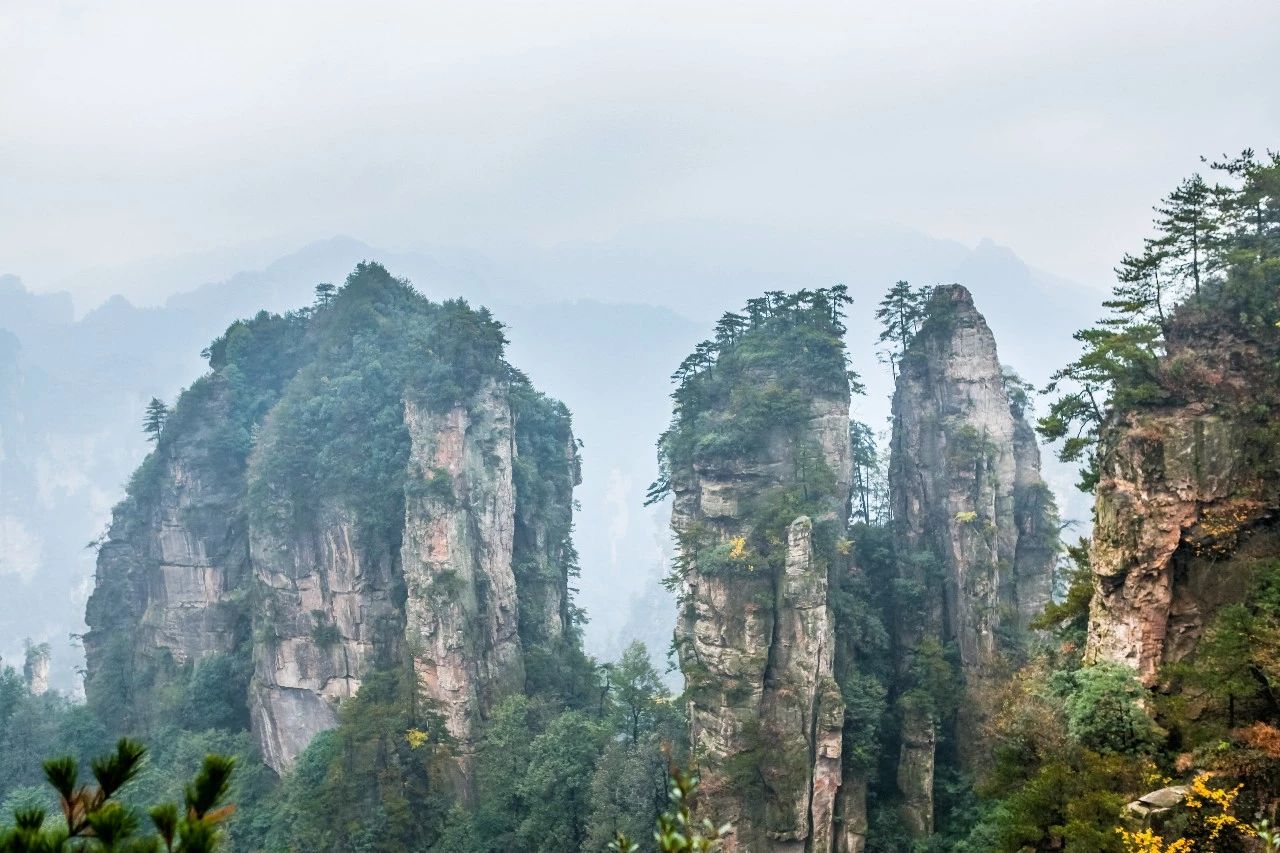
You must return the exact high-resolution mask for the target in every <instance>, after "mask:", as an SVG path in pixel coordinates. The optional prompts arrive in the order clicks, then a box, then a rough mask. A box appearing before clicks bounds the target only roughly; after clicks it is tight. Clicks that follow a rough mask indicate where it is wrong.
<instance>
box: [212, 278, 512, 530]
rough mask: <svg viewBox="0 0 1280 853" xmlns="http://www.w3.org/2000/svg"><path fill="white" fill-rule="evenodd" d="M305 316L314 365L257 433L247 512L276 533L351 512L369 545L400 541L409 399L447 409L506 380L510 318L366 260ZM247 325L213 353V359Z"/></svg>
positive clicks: (214, 360) (304, 343) (294, 382)
mask: <svg viewBox="0 0 1280 853" xmlns="http://www.w3.org/2000/svg"><path fill="white" fill-rule="evenodd" d="M306 320H307V322H306V328H305V336H304V338H303V340H302V342H301V346H302V349H303V350H304V351H305V353H306V355H307V361H306V364H305V366H303V367H300V368H299V369H298V370H297V372H296V374H295V375H294V376H293V377H292V378H291V380H290V381H289V383H288V386H287V388H286V389H285V390H284V391H283V393H282V394H281V396H280V399H279V402H278V403H276V404H275V406H274V407H273V409H272V411H271V416H270V418H268V419H267V420H266V421H265V423H264V424H263V428H262V431H261V435H260V437H259V438H258V439H257V443H256V448H255V453H254V462H253V465H252V469H251V471H250V477H249V498H250V499H249V508H250V513H251V515H252V517H253V519H254V520H255V521H256V522H258V523H259V524H262V525H265V526H268V529H277V530H295V529H298V527H299V526H302V525H305V524H307V523H310V522H313V521H315V520H316V519H318V517H319V514H320V513H321V512H322V511H324V510H325V509H327V508H330V507H342V508H345V509H346V510H347V511H349V512H351V513H353V514H354V516H355V518H356V521H357V531H358V534H359V535H360V537H361V540H362V544H363V545H364V546H366V547H369V548H389V547H393V546H394V545H395V544H397V542H398V536H399V528H400V523H401V521H402V519H403V516H404V494H405V488H406V470H407V463H408V452H409V434H408V428H407V427H406V426H405V423H404V399H405V395H406V394H408V393H411V392H412V393H413V394H415V395H418V396H421V398H422V399H421V400H420V401H419V402H421V403H422V404H423V405H425V406H427V407H428V408H430V409H432V410H434V411H446V410H448V409H450V408H452V407H453V406H455V405H458V404H460V403H462V402H464V401H466V400H468V399H470V398H471V397H472V396H473V395H474V394H475V393H476V392H478V391H479V389H480V388H481V386H482V385H483V383H484V382H485V381H487V380H490V379H501V378H506V377H508V376H509V375H510V369H509V368H508V366H507V365H506V363H505V362H504V361H503V358H502V353H503V348H504V346H505V344H506V339H505V338H504V337H503V335H502V327H501V324H499V323H498V322H497V321H495V320H494V319H493V318H492V316H491V315H490V314H489V313H488V311H487V310H485V309H479V310H473V309H471V308H470V307H469V306H468V305H467V304H466V303H465V302H463V301H461V300H455V301H450V302H445V303H443V304H436V303H432V302H430V301H428V300H427V299H425V298H423V297H422V296H421V295H419V294H418V293H417V292H416V291H414V290H413V288H412V287H411V286H410V285H409V284H408V283H407V282H405V281H403V280H400V279H396V278H393V277H392V276H391V274H390V273H388V272H387V271H386V269H384V268H383V267H381V266H379V265H378V264H373V263H362V264H360V265H359V266H358V267H357V268H356V270H355V272H353V273H352V274H351V275H350V276H348V278H347V281H346V284H345V285H344V286H343V287H342V288H341V289H339V290H338V291H337V292H336V293H335V294H334V295H333V296H332V298H330V299H327V300H325V301H324V302H323V303H322V304H321V305H319V306H317V307H316V308H315V309H314V310H313V311H311V312H308V314H307V317H306ZM238 331H239V330H238V329H236V328H235V327H233V330H232V331H231V332H229V333H228V341H227V343H226V344H225V345H220V343H219V342H215V344H214V346H213V347H211V348H210V352H211V358H210V363H211V364H216V363H220V359H222V358H224V357H226V356H225V355H224V351H226V350H230V349H231V344H234V343H235V342H236V336H237V335H238Z"/></svg>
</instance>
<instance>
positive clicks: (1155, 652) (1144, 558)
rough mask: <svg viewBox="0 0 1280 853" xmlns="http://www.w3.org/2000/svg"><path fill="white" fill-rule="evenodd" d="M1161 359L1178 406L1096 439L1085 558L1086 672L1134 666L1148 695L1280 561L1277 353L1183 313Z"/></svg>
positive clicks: (1143, 414) (1159, 407)
mask: <svg viewBox="0 0 1280 853" xmlns="http://www.w3.org/2000/svg"><path fill="white" fill-rule="evenodd" d="M1228 319H1229V318H1228ZM1166 350H1167V354H1166V356H1165V358H1163V359H1162V361H1161V364H1160V368H1159V369H1160V371H1161V374H1162V375H1161V382H1162V384H1163V385H1165V386H1167V387H1170V388H1176V389H1177V392H1178V396H1177V398H1175V399H1172V400H1169V401H1167V402H1163V403H1160V404H1150V405H1145V406H1132V407H1129V408H1127V409H1124V410H1118V411H1116V412H1114V413H1113V414H1112V415H1111V417H1110V419H1109V420H1108V421H1107V422H1106V424H1104V426H1103V428H1102V430H1101V435H1100V439H1099V452H1098V475H1099V479H1098V486H1097V490H1096V503H1095V523H1094V535H1093V543H1092V549H1091V554H1090V564H1091V567H1092V570H1093V575H1094V596H1093V602H1092V606H1091V609H1090V617H1089V638H1088V646H1087V648H1086V659H1087V660H1089V661H1099V660H1107V661H1114V662H1117V663H1123V664H1126V665H1128V666H1131V667H1133V668H1134V669H1136V670H1137V673H1138V676H1139V678H1140V679H1141V680H1142V682H1143V683H1144V684H1145V685H1146V686H1148V687H1155V686H1157V685H1158V684H1159V682H1160V669H1161V667H1162V666H1164V665H1165V664H1168V663H1174V662H1177V661H1180V660H1182V659H1183V658H1185V657H1187V656H1188V655H1189V654H1191V653H1192V652H1193V651H1194V650H1195V647H1196V644H1197V642H1198V641H1199V639H1200V637H1201V636H1202V634H1203V632H1204V629H1205V627H1206V626H1207V625H1208V624H1209V622H1210V621H1211V620H1212V617H1213V616H1214V614H1215V613H1216V612H1217V611H1218V610H1219V609H1220V608H1221V607H1223V606H1224V605H1226V604H1230V603H1234V602H1239V601H1241V600H1243V599H1244V597H1245V595H1246V594H1247V592H1248V589H1249V584H1250V581H1251V578H1252V576H1253V569H1254V567H1256V566H1258V565H1260V564H1261V563H1262V562H1264V561H1274V559H1275V555H1276V554H1278V553H1280V430H1277V428H1276V423H1277V421H1276V413H1277V411H1280V392H1278V391H1277V388H1276V383H1275V380H1274V378H1273V377H1274V369H1275V365H1276V364H1277V363H1280V353H1277V352H1276V351H1275V344H1274V342H1270V343H1266V342H1262V341H1259V340H1257V339H1255V338H1254V337H1253V336H1250V335H1248V334H1246V333H1244V331H1243V330H1242V329H1241V328H1240V327H1239V326H1237V325H1235V324H1233V323H1231V322H1228V321H1227V320H1224V319H1222V318H1214V317H1211V316H1209V315H1207V314H1201V313H1199V312H1197V311H1195V310H1194V309H1187V310H1184V311H1182V312H1181V314H1180V315H1178V316H1176V317H1175V318H1174V322H1173V325H1172V327H1171V328H1170V330H1169V333H1168V335H1167V344H1166Z"/></svg>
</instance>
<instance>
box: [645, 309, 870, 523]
mask: <svg viewBox="0 0 1280 853" xmlns="http://www.w3.org/2000/svg"><path fill="white" fill-rule="evenodd" d="M852 301H853V300H852V299H851V298H850V297H849V294H848V289H847V288H846V287H845V286H844V285H836V286H835V287H830V288H818V289H816V290H799V291H796V292H794V293H783V292H781V291H770V292H768V293H766V294H765V295H764V296H762V297H759V298H756V299H751V300H748V302H747V304H746V307H745V309H744V311H743V312H742V313H741V314H736V313H729V314H726V315H725V316H724V317H723V318H721V321H720V323H719V324H718V325H717V328H716V337H715V339H714V340H709V341H703V342H702V343H700V344H698V345H697V346H696V347H695V348H694V351H693V352H692V353H690V354H689V356H688V357H686V358H685V359H684V360H683V361H682V362H681V363H680V365H679V366H678V367H677V368H676V370H675V372H674V373H673V374H672V376H671V378H672V381H673V382H674V383H675V385H676V387H675V390H674V391H673V392H672V394H671V398H672V400H674V406H673V414H672V422H671V426H670V427H669V428H668V429H667V430H666V432H664V433H663V434H662V436H661V438H659V440H658V472H659V473H658V479H657V480H656V481H655V482H654V483H653V484H652V485H651V486H650V488H649V493H648V497H647V500H646V504H653V503H655V502H657V501H660V500H662V499H663V498H664V497H666V495H668V494H669V493H670V492H671V475H672V472H673V471H679V470H687V468H688V467H689V466H690V465H692V464H694V463H702V462H715V461H717V460H723V459H727V458H732V457H736V456H741V455H744V454H750V453H752V452H753V451H754V450H755V449H756V446H757V443H758V442H759V441H761V440H762V437H763V436H766V435H767V434H768V433H769V428H771V427H788V426H791V427H798V425H799V424H800V423H801V422H802V421H803V420H804V418H805V411H806V409H807V406H806V402H805V401H806V399H807V397H809V396H811V395H812V394H813V393H823V392H838V393H844V392H845V390H846V389H847V390H848V392H849V393H854V394H857V393H861V392H862V384H861V383H860V382H859V378H858V375H857V373H855V372H854V371H853V370H851V369H850V368H849V364H848V359H847V355H846V353H845V350H844V335H845V325H844V319H845V313H846V311H847V309H848V306H849V305H850V304H851V303H852ZM842 386H843V387H842Z"/></svg>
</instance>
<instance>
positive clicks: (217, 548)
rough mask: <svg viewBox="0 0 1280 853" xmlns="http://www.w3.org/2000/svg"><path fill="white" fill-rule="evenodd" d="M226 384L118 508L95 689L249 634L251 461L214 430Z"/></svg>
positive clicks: (97, 622) (104, 573)
mask: <svg viewBox="0 0 1280 853" xmlns="http://www.w3.org/2000/svg"><path fill="white" fill-rule="evenodd" d="M223 393H224V391H223V389H221V388H219V387H215V388H214V389H213V392H212V393H211V394H209V395H208V396H207V397H206V398H203V399H202V400H200V401H199V402H196V403H194V404H193V408H195V409H196V411H195V412H194V413H193V414H194V417H193V418H192V422H193V428H192V429H191V430H190V431H189V432H184V433H183V434H181V435H178V436H175V438H174V440H172V441H171V442H167V443H165V445H164V446H162V447H158V448H157V449H156V451H155V452H154V453H153V454H152V456H151V457H150V458H149V459H148V461H147V465H148V466H153V468H152V470H151V471H150V472H148V473H145V474H140V475H139V478H138V479H139V481H140V482H145V483H146V487H145V489H143V490H142V491H141V492H140V493H139V494H137V495H135V496H133V497H131V498H129V499H128V500H126V501H125V502H124V503H122V504H120V505H119V506H117V507H116V509H115V512H114V514H113V517H112V523H111V527H110V528H109V530H108V534H107V539H106V541H105V542H104V543H103V544H102V546H101V548H100V549H99V551H98V567H97V575H96V582H95V586H94V592H93V595H92V596H91V597H90V599H89V603H88V607H87V612H86V622H87V623H88V625H89V631H88V633H87V634H86V635H85V638H84V646H85V656H86V662H87V665H88V671H89V677H88V680H87V684H86V687H87V688H88V689H89V690H90V691H91V692H92V691H93V690H95V688H96V684H95V676H97V675H100V674H102V673H103V672H105V671H107V670H110V671H112V672H113V677H118V676H119V675H120V674H121V673H132V672H136V671H139V670H144V669H155V668H159V669H164V668H167V667H171V666H172V665H175V664H176V665H183V664H186V663H189V662H192V661H196V660H199V659H201V658H204V657H207V656H208V655H211V654H214V653H222V654H227V653H230V652H232V651H233V650H234V649H235V648H236V647H237V645H238V644H240V643H241V642H243V641H244V640H245V639H246V637H247V633H248V612H247V607H246V606H245V599H246V597H247V593H248V585H249V540H248V525H247V521H246V516H245V513H244V510H243V507H242V504H241V500H242V498H243V495H244V474H243V468H241V467H238V466H227V465H225V464H222V462H221V461H220V460H217V459H215V458H214V456H213V454H212V452H211V447H210V445H211V441H210V437H211V432H210V430H209V429H208V424H209V423H211V422H212V421H213V419H216V418H218V417H220V416H222V404H223ZM125 677H126V678H127V677H129V676H127V675H126V676H125ZM119 686H120V685H119V684H113V685H112V687H111V689H117V688H118V687H119ZM125 710H126V716H125V717H124V718H123V719H121V720H118V721H115V722H117V723H118V724H121V725H129V724H131V723H132V722H133V717H132V716H131V712H132V711H133V710H134V709H130V708H126V709H125Z"/></svg>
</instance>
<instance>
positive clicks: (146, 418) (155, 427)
mask: <svg viewBox="0 0 1280 853" xmlns="http://www.w3.org/2000/svg"><path fill="white" fill-rule="evenodd" d="M168 419H169V408H168V407H167V406H165V404H164V403H163V402H162V401H161V400H160V398H158V397H152V398H151V402H150V403H147V411H146V414H145V415H143V418H142V431H143V432H144V433H146V434H147V440H148V441H159V440H160V432H161V431H162V430H163V429H164V422H165V421H167V420H168Z"/></svg>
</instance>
